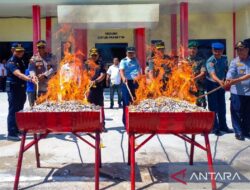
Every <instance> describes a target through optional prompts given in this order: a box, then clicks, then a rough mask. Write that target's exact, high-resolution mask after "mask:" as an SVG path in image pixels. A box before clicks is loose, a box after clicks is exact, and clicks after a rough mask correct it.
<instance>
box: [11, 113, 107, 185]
mask: <svg viewBox="0 0 250 190" xmlns="http://www.w3.org/2000/svg"><path fill="white" fill-rule="evenodd" d="M103 118H104V111H103V109H101V111H86V112H23V111H21V112H18V113H17V114H16V120H17V125H18V128H19V130H20V131H22V132H23V134H22V140H21V145H20V150H19V157H18V163H17V170H16V177H15V183H14V190H17V189H18V184H19V177H20V173H21V167H22V160H23V154H24V152H25V151H26V150H28V149H29V148H31V147H32V146H33V145H35V154H36V163H37V167H38V168H39V167H40V158H39V156H40V154H39V148H38V142H39V141H40V140H41V139H44V138H46V136H47V135H48V134H49V133H53V132H56V133H72V134H74V135H75V136H76V137H78V138H79V139H81V140H82V141H83V142H85V143H87V144H88V145H89V146H90V147H92V148H94V149H95V189H96V190H98V189H99V167H100V166H101V150H100V133H101V132H102V130H103V122H104V119H103ZM82 132H84V133H86V134H87V135H89V136H90V137H91V138H92V139H94V141H95V144H93V143H91V142H89V141H88V140H86V139H84V138H83V137H82V136H80V134H79V133H82ZM27 133H31V134H33V136H34V139H33V140H32V141H31V142H29V143H28V144H26V145H25V140H26V135H27ZM93 134H95V135H93Z"/></svg>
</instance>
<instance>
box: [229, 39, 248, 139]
mask: <svg viewBox="0 0 250 190" xmlns="http://www.w3.org/2000/svg"><path fill="white" fill-rule="evenodd" d="M235 49H236V50H237V54H238V56H237V57H236V58H235V59H233V60H232V61H231V64H230V67H229V71H228V73H227V81H226V82H227V83H228V84H231V85H232V86H231V89H230V91H231V118H232V125H233V128H234V132H235V137H236V139H238V140H244V139H245V137H248V138H250V134H249V133H250V117H249V113H250V56H249V55H248V53H249V47H248V45H247V43H245V42H242V41H239V42H238V43H237V44H236V45H235Z"/></svg>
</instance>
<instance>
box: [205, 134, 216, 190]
mask: <svg viewBox="0 0 250 190" xmlns="http://www.w3.org/2000/svg"><path fill="white" fill-rule="evenodd" d="M204 138H205V143H206V149H207V162H208V170H209V172H210V173H211V185H212V190H216V181H215V176H214V167H213V159H212V154H211V149H210V143H209V138H208V134H207V133H205V134H204Z"/></svg>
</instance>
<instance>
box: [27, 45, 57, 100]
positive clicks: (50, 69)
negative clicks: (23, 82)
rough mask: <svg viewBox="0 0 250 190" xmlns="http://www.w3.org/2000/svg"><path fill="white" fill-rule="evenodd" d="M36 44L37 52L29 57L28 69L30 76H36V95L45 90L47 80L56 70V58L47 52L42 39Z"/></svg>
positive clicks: (43, 92)
mask: <svg viewBox="0 0 250 190" xmlns="http://www.w3.org/2000/svg"><path fill="white" fill-rule="evenodd" d="M36 46H37V51H38V53H37V54H35V55H33V56H32V57H31V60H30V64H29V71H30V75H31V76H36V77H37V78H38V81H39V83H38V87H39V88H38V96H40V95H42V94H45V93H46V92H47V88H48V81H49V79H50V78H51V77H52V76H53V75H54V74H55V73H56V71H57V59H56V56H54V55H52V54H51V53H49V52H47V50H46V42H45V41H44V40H39V41H38V42H37V43H36Z"/></svg>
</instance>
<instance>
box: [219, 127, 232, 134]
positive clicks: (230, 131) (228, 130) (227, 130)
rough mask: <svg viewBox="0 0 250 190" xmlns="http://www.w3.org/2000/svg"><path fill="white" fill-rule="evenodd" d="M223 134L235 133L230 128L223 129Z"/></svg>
mask: <svg viewBox="0 0 250 190" xmlns="http://www.w3.org/2000/svg"><path fill="white" fill-rule="evenodd" d="M220 131H221V132H225V133H234V131H233V130H232V129H229V128H223V129H220Z"/></svg>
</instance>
